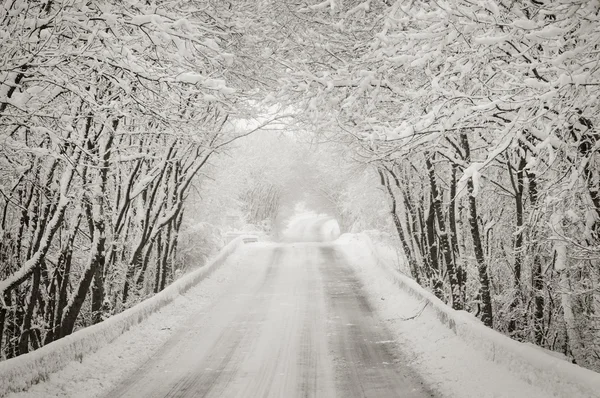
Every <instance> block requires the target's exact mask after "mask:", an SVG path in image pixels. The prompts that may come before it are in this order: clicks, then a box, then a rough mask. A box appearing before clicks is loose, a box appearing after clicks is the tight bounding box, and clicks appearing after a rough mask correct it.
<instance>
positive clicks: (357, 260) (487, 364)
mask: <svg viewBox="0 0 600 398" xmlns="http://www.w3.org/2000/svg"><path fill="white" fill-rule="evenodd" d="M336 244H338V245H339V246H340V247H342V248H343V252H344V253H346V256H347V258H348V260H349V262H350V263H351V264H352V265H353V266H354V267H355V269H356V271H357V273H358V275H359V277H360V279H361V281H362V283H363V285H364V287H365V290H366V291H367V292H368V293H369V295H370V299H371V301H372V303H375V304H376V306H377V309H378V311H379V312H380V314H381V315H382V317H383V318H384V319H386V322H387V325H388V327H389V328H390V330H391V331H392V332H393V333H394V335H395V337H396V339H397V340H398V341H399V342H400V344H401V346H402V347H403V349H404V350H406V352H408V353H409V354H410V355H412V356H413V362H412V364H411V366H414V367H415V369H416V370H417V371H418V373H420V374H421V375H422V376H423V377H424V378H425V379H426V380H428V381H429V382H430V383H431V384H432V386H434V387H435V388H436V389H437V390H438V391H443V392H444V395H447V396H448V397H457V398H470V397H473V398H480V397H490V398H492V397H494V398H499V397H506V398H509V397H511V398H512V397H514V398H516V397H522V398H532V397H540V398H542V397H564V398H567V397H569V398H572V397H577V398H584V397H585V398H588V397H589V398H593V397H600V375H599V374H597V373H595V372H592V371H590V370H587V369H584V368H581V367H578V366H576V365H572V364H571V363H569V362H566V361H564V360H561V359H558V358H556V357H555V356H552V355H550V354H548V353H546V352H543V351H542V350H539V349H537V348H535V347H531V346H530V345H526V344H521V343H518V342H515V341H512V340H510V339H508V338H507V337H506V336H503V335H501V334H500V333H497V332H494V331H492V330H490V329H488V328H485V327H484V326H483V325H482V324H481V323H480V322H479V321H478V320H477V319H475V318H474V317H472V316H471V315H470V314H468V313H465V312H456V311H453V310H452V309H450V308H449V307H447V306H445V305H443V304H441V302H439V300H437V299H436V298H435V297H434V296H433V295H432V294H431V293H429V292H426V291H424V290H423V289H422V288H420V287H419V286H418V285H417V284H416V283H415V282H414V281H412V280H410V279H409V278H407V277H402V275H401V274H399V273H398V272H395V271H392V267H391V266H390V265H391V264H393V263H394V262H395V261H394V260H395V259H394V256H393V255H391V256H389V254H391V252H390V251H389V250H387V248H385V247H382V248H378V247H377V244H374V243H373V242H371V241H370V239H369V238H368V236H366V235H362V234H360V235H350V234H346V235H342V237H341V238H340V239H339V240H338V241H337V242H336ZM375 252H377V254H375ZM386 254H387V256H386ZM376 257H378V258H376ZM384 257H387V258H384ZM386 262H387V263H386ZM390 271H391V272H390ZM399 280H400V281H401V283H405V285H404V286H403V288H399V283H398V281H399ZM411 282H412V283H411ZM411 290H412V291H411ZM440 304H441V306H440ZM440 318H445V319H442V320H445V322H444V323H445V324H446V325H448V324H452V325H453V326H454V327H453V328H454V329H455V330H454V331H452V330H451V328H449V327H445V326H443V323H442V320H440Z"/></svg>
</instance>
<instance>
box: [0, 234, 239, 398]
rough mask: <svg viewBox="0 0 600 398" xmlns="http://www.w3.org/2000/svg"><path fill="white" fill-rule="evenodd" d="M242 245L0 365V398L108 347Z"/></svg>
mask: <svg viewBox="0 0 600 398" xmlns="http://www.w3.org/2000/svg"><path fill="white" fill-rule="evenodd" d="M243 244H244V242H243V239H242V238H237V239H235V240H233V241H231V242H230V243H229V244H228V245H226V246H225V247H224V248H223V249H221V251H220V252H219V253H218V254H217V256H216V257H215V258H214V259H213V260H212V261H211V262H209V263H208V264H207V265H205V266H204V267H202V268H199V269H197V270H195V271H192V272H190V273H189V274H187V275H184V276H183V277H181V278H180V279H178V280H176V281H175V282H173V283H172V284H171V285H169V286H168V287H167V288H165V290H163V291H162V292H160V293H158V294H156V295H155V296H153V297H151V298H149V299H148V300H145V301H143V302H141V303H139V304H138V305H136V306H134V307H132V308H130V309H128V310H126V311H123V312H122V313H120V314H117V315H115V316H113V317H111V318H109V319H107V320H106V321H104V322H102V323H99V324H96V325H94V326H90V327H88V328H85V329H81V330H79V331H77V332H75V333H73V334H72V335H70V336H67V337H65V338H62V339H60V340H57V341H55V342H53V343H51V344H48V345H46V346H44V347H42V348H40V349H38V350H36V351H33V352H31V353H28V354H25V355H21V356H19V357H17V358H13V359H9V360H7V361H4V362H0V397H4V396H5V395H7V394H8V393H10V392H16V391H22V390H25V389H27V388H28V387H29V386H31V385H32V384H35V383H38V382H40V381H44V380H46V379H47V377H48V375H50V374H51V373H53V372H56V371H58V370H60V369H62V368H63V367H64V366H65V365H66V364H68V363H69V362H70V361H74V360H79V361H81V359H82V358H83V356H84V355H86V354H88V353H91V352H94V351H96V350H98V349H99V348H100V347H103V346H105V345H106V344H109V343H110V342H112V341H113V340H115V339H116V338H117V337H119V336H120V335H121V334H123V333H125V332H126V331H127V330H129V329H130V328H131V327H132V326H135V325H137V324H139V323H140V322H142V321H143V320H144V319H146V318H147V317H148V316H150V315H151V314H153V313H155V312H157V311H158V310H160V309H161V308H163V307H164V306H166V305H167V304H169V303H171V302H172V301H173V300H174V299H175V298H177V297H178V296H179V295H181V294H183V293H185V292H186V291H187V290H189V289H190V288H192V287H193V286H195V285H196V284H198V283H199V282H200V281H202V280H203V279H204V278H206V277H208V276H210V275H211V274H212V273H213V272H214V271H215V270H216V269H217V268H218V267H219V266H221V265H222V264H223V263H225V261H226V260H227V259H228V258H229V256H230V255H231V254H233V253H234V252H235V251H236V250H237V249H238V248H239V247H240V246H241V245H243Z"/></svg>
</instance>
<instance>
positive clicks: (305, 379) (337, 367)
mask: <svg viewBox="0 0 600 398" xmlns="http://www.w3.org/2000/svg"><path fill="white" fill-rule="evenodd" d="M245 250H247V253H248V256H247V258H248V260H247V264H246V265H245V266H246V267H250V268H251V271H252V272H250V273H249V275H251V276H250V277H248V278H245V279H243V280H240V281H238V282H236V283H233V284H231V286H230V287H231V289H230V290H229V291H228V293H227V295H226V296H225V297H226V299H223V300H219V301H218V302H216V303H215V304H213V305H212V306H211V307H210V308H208V309H207V310H206V311H204V312H202V313H198V314H197V315H196V316H194V317H193V318H192V319H190V320H189V321H188V322H187V323H186V324H185V325H184V327H182V328H181V331H180V332H178V333H177V334H176V335H174V336H173V338H172V339H170V340H169V342H168V343H167V344H165V345H164V346H163V347H162V348H161V349H160V350H159V351H158V352H157V353H156V354H155V355H154V356H153V357H152V358H150V359H149V360H148V361H147V362H146V363H145V364H144V365H143V366H142V367H141V368H139V369H138V370H137V371H136V372H134V373H133V374H131V375H128V376H126V377H125V378H124V380H123V381H122V383H121V384H120V385H118V386H117V387H116V388H115V389H114V390H113V391H111V392H109V393H108V394H107V395H106V396H107V397H111V398H113V397H161V398H162V397H244V398H247V397H265V398H266V397H277V398H291V397H343V398H350V397H378V398H385V397H403V398H413V397H433V396H434V394H433V393H432V392H431V391H430V390H429V389H428V388H427V387H426V386H425V385H424V384H423V383H422V381H421V380H420V378H419V376H418V375H416V374H414V373H413V372H412V370H411V368H410V367H409V366H407V365H408V364H407V363H406V361H404V360H403V357H402V354H401V352H400V351H399V350H398V347H396V346H395V343H394V342H393V341H392V338H391V335H390V334H389V333H388V332H387V331H386V329H385V327H384V326H383V323H382V322H381V321H380V320H379V319H378V317H377V315H376V314H375V313H374V310H373V308H372V307H371V305H370V304H369V302H368V301H367V299H366V298H365V295H364V294H363V290H362V287H361V284H360V282H359V280H358V279H357V277H356V275H355V274H354V272H353V270H352V268H351V267H350V266H349V265H348V264H347V262H346V261H345V260H344V254H343V253H342V252H341V251H340V249H339V248H338V247H337V246H335V245H333V244H326V243H319V244H318V243H294V244H254V245H248V246H247V247H246V248H245Z"/></svg>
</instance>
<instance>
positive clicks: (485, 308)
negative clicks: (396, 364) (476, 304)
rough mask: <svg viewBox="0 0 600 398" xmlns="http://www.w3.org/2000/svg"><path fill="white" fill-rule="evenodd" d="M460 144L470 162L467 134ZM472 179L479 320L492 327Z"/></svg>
mask: <svg viewBox="0 0 600 398" xmlns="http://www.w3.org/2000/svg"><path fill="white" fill-rule="evenodd" d="M461 142H462V146H463V148H464V150H465V160H466V161H467V162H469V163H470V162H471V149H470V147H469V139H468V137H467V134H465V133H463V134H461ZM473 189H474V187H473V180H472V179H469V181H468V182H467V190H468V193H469V225H470V227H471V228H470V230H471V238H472V239H473V248H474V251H475V258H476V260H477V268H478V271H479V283H480V285H481V288H480V291H481V304H482V312H481V320H482V322H483V323H484V325H486V326H489V327H493V326H494V317H493V310H492V297H491V291H490V290H491V289H490V280H489V277H488V270H487V264H486V262H485V257H484V254H483V245H482V244H481V233H480V232H479V222H478V221H477V202H476V199H475V197H474V196H473Z"/></svg>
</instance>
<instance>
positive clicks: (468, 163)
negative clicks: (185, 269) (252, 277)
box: [0, 0, 600, 370]
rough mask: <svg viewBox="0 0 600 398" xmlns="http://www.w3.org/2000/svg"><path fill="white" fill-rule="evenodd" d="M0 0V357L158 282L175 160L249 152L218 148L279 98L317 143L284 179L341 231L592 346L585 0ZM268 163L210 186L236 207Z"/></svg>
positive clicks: (590, 107)
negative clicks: (385, 243) (323, 208)
mask: <svg viewBox="0 0 600 398" xmlns="http://www.w3.org/2000/svg"><path fill="white" fill-rule="evenodd" d="M0 21H1V22H0V143H1V144H0V211H1V214H0V235H1V236H2V240H1V242H0V358H2V359H8V358H12V357H14V356H17V355H20V354H24V353H27V352H29V351H31V350H34V349H36V348H38V347H40V346H42V345H45V344H48V343H50V342H52V341H54V340H56V339H59V338H61V337H63V336H66V335H68V334H70V333H72V332H73V331H74V330H76V329H78V328H81V327H85V326H88V325H91V324H93V323H97V322H100V321H102V320H103V319H105V318H106V317H109V316H111V315H112V314H115V313H117V312H119V311H121V310H123V309H124V308H128V307H129V306H131V305H133V304H135V303H137V302H139V300H141V299H143V298H145V297H148V296H149V295H152V294H153V293H155V292H157V291H160V290H161V289H163V288H164V287H165V285H166V284H168V283H169V282H170V281H172V280H173V278H174V276H175V269H176V268H177V262H178V261H179V260H178V257H177V252H178V236H179V235H180V233H181V227H182V224H185V222H184V220H185V219H186V214H187V213H186V210H188V209H189V206H187V205H188V204H189V201H186V199H188V197H189V195H191V193H192V192H194V191H195V189H196V188H193V187H195V186H196V185H195V184H198V186H199V188H197V189H198V190H199V191H200V194H198V193H197V192H196V193H193V195H199V196H202V195H201V194H202V190H203V187H205V186H207V187H209V188H210V187H212V188H210V189H209V192H208V193H214V195H218V194H219V189H218V188H215V187H218V186H219V183H220V181H225V180H227V179H231V178H233V180H235V178H234V177H236V176H239V175H244V176H246V174H244V173H243V172H242V171H244V170H245V168H247V167H248V166H253V165H261V164H265V161H266V160H265V159H263V158H262V157H260V156H257V155H256V152H257V151H258V150H260V147H261V146H260V144H259V145H254V147H252V148H253V149H252V151H250V150H248V151H247V152H246V153H244V151H243V150H242V151H240V150H235V151H232V152H231V153H232V154H236V156H238V158H232V157H231V156H230V157H227V156H228V155H227V153H228V151H229V150H230V148H232V147H235V146H236V145H238V144H239V145H240V148H243V145H242V144H241V143H240V142H241V141H243V139H245V137H246V136H250V135H252V133H253V132H254V131H257V130H261V129H263V128H266V129H268V128H269V126H270V125H271V124H272V123H280V122H283V121H285V123H286V129H287V131H288V133H291V134H292V135H293V134H294V132H302V134H306V132H310V133H311V134H312V138H311V139H312V140H314V142H322V143H326V144H323V145H325V146H326V147H327V148H330V149H328V151H329V152H328V153H329V155H327V154H324V155H323V156H317V157H316V158H315V160H314V162H313V166H312V168H311V170H310V172H307V173H306V175H305V176H304V177H303V178H304V180H303V181H304V182H305V183H306V184H305V185H304V186H306V187H307V189H308V190H313V192H312V193H313V195H314V196H319V197H321V198H322V201H323V203H325V202H327V203H328V204H329V207H328V210H329V211H330V212H332V213H335V215H336V216H337V217H338V219H339V220H340V224H341V225H342V226H343V227H344V229H345V230H346V231H358V230H362V229H379V230H381V232H384V233H387V234H388V236H389V237H390V240H392V241H393V242H394V244H395V245H396V246H397V248H398V250H399V252H400V253H401V254H402V256H403V257H404V258H405V260H406V265H407V267H406V272H407V273H409V274H410V275H411V277H412V278H414V279H415V280H416V281H418V282H419V283H420V284H421V285H422V286H424V287H426V288H428V289H430V290H431V291H432V292H433V293H435V294H436V296H438V297H439V298H440V299H442V300H444V301H445V302H446V303H448V305H450V306H452V308H454V309H456V310H465V311H468V312H470V313H472V314H473V315H475V316H477V317H478V318H479V319H480V320H481V322H483V323H484V324H485V325H487V326H489V327H492V328H494V329H496V330H499V331H501V332H503V333H505V334H507V335H509V336H510V337H511V338H513V339H516V340H519V341H525V342H530V343H533V344H536V345H538V346H540V347H543V348H546V349H549V350H553V351H557V352H561V353H563V354H565V355H567V356H569V357H570V358H572V359H573V361H575V362H576V363H577V364H579V365H581V366H585V367H588V368H591V369H595V370H600V332H599V330H600V240H599V239H600V236H599V234H600V158H599V157H598V150H599V147H600V132H599V130H598V125H599V123H600V120H599V116H598V115H600V109H599V107H600V101H599V98H598V96H599V95H600V3H598V2H597V1H592V0H589V1H588V0H572V1H550V0H482V1H467V0H444V1H419V0H398V1H393V0H366V1H362V0H343V1H342V0H325V1H320V0H309V1H293V0H286V1H274V0H263V1H250V0H231V1H216V0H215V1H210V0H198V1H185V2H183V1H167V0H165V1H161V0H158V1H130V2H117V1H115V2H109V1H106V2H84V1H81V0H63V1H58V0H57V1H52V0H47V1H33V0H32V1H14V0H13V1H10V0H9V1H5V2H4V3H3V4H2V5H1V6H0ZM259 116H260V117H259ZM254 117H257V120H258V121H257V122H254V123H240V121H241V120H250V119H251V118H254ZM331 148H334V149H331ZM250 152H251V153H250ZM281 152H282V151H273V153H272V154H273V158H275V159H280V161H281V162H282V163H284V162H285V159H284V158H288V159H289V158H290V157H289V156H287V157H285V156H283V155H281V156H280V157H279V158H277V156H278V153H281ZM244 156H249V158H248V159H250V160H248V161H247V162H245V159H246V158H244ZM252 156H253V157H252ZM306 158H307V159H308V158H309V157H306ZM334 158H336V159H338V161H334V160H333V159H334ZM252 159H253V160H252ZM340 159H342V160H343V162H344V163H345V164H346V166H339V161H341V160H340ZM215 162H216V163H215ZM308 165H309V163H308V162H307V163H305V165H304V166H307V167H308ZM217 166H218V167H217ZM265 167H266V166H265ZM269 167H271V166H269ZM282 167H287V166H282ZM294 167H296V168H298V170H301V169H303V167H302V162H300V161H299V160H296V161H295V166H294ZM265 170H266V169H265ZM269 170H272V171H270V172H269V173H268V174H266V177H265V178H259V177H256V176H258V175H259V174H256V175H255V178H250V177H248V178H245V179H239V180H236V181H239V183H238V184H235V185H232V184H230V185H228V187H229V188H228V189H227V190H226V192H227V195H228V196H227V197H228V198H231V197H235V198H236V200H234V201H231V203H233V204H236V203H237V204H238V205H239V206H240V208H241V209H243V211H244V212H245V214H247V215H248V217H250V218H251V219H252V223H255V224H259V223H260V222H262V221H264V220H271V221H273V220H275V219H276V218H277V216H278V212H279V211H280V210H281V208H282V206H283V203H284V202H285V199H286V198H288V199H289V197H290V195H287V196H286V190H289V189H290V187H291V186H296V187H297V186H299V184H298V180H297V179H294V178H297V177H293V173H291V174H290V173H282V172H280V171H277V168H276V167H271V168H270V169H269ZM290 170H292V171H293V170H294V169H293V168H291V169H290ZM229 171H230V174H229V176H228V172H229ZM231 173H233V174H231ZM261 175H262V174H261ZM284 180H285V181H287V183H286V182H284ZM199 181H200V182H199ZM204 181H206V184H207V185H203V184H205V183H204ZM280 199H281V200H280ZM202 203H203V202H202V201H198V202H197V203H196V205H198V206H202ZM265 204H269V205H268V206H266V205H265ZM382 209H383V210H382ZM198 214H199V213H198ZM199 221H202V220H199Z"/></svg>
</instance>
